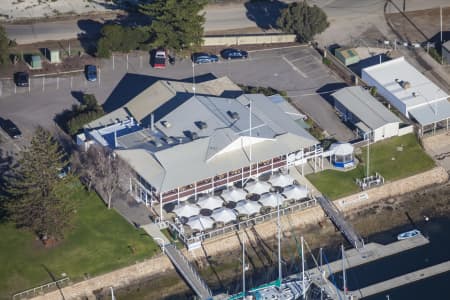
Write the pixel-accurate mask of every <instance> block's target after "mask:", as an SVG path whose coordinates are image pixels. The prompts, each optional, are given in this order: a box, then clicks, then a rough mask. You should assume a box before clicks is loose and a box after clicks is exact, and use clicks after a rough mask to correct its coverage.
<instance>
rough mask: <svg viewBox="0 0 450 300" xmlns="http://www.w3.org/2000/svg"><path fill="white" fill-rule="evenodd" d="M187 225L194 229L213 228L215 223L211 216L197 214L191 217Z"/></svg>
mask: <svg viewBox="0 0 450 300" xmlns="http://www.w3.org/2000/svg"><path fill="white" fill-rule="evenodd" d="M186 225H187V226H189V227H191V229H192V230H199V231H203V230H208V229H211V228H212V227H213V225H214V221H213V219H211V217H205V216H195V217H192V218H189V221H188V222H187V223H186Z"/></svg>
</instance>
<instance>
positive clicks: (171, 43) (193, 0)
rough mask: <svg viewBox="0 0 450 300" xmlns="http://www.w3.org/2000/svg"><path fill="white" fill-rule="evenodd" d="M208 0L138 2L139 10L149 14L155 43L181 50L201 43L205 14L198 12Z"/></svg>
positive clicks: (158, 45) (159, 45)
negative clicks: (139, 4) (140, 3)
mask: <svg viewBox="0 0 450 300" xmlns="http://www.w3.org/2000/svg"><path fill="white" fill-rule="evenodd" d="M207 2H208V1H207V0H155V1H153V2H151V3H149V4H145V5H141V6H140V12H141V13H143V14H146V15H148V16H150V18H151V20H152V24H151V25H150V30H151V32H152V35H153V36H154V41H153V42H152V44H153V46H155V47H164V48H168V49H173V50H175V51H181V50H183V49H195V48H196V47H198V46H200V45H201V44H202V38H203V25H204V23H205V15H204V14H200V12H201V11H202V10H203V8H204V7H205V5H206V4H207Z"/></svg>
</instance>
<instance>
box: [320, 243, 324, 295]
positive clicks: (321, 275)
mask: <svg viewBox="0 0 450 300" xmlns="http://www.w3.org/2000/svg"><path fill="white" fill-rule="evenodd" d="M322 251H323V250H322V248H320V249H319V255H320V257H319V258H320V280H321V282H322V286H321V287H320V300H323V284H324V282H323V274H322V265H323V261H322V255H323V253H322Z"/></svg>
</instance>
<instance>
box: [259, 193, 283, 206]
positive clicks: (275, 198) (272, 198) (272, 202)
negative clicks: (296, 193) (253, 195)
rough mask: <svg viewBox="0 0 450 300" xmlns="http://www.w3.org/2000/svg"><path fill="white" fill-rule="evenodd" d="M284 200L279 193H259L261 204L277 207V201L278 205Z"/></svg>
mask: <svg viewBox="0 0 450 300" xmlns="http://www.w3.org/2000/svg"><path fill="white" fill-rule="evenodd" d="M285 200H286V199H284V198H283V196H281V195H280V194H277V193H266V194H263V195H261V198H260V199H259V203H261V204H262V205H263V206H268V207H277V206H278V203H280V205H282V204H283V202H284V201H285Z"/></svg>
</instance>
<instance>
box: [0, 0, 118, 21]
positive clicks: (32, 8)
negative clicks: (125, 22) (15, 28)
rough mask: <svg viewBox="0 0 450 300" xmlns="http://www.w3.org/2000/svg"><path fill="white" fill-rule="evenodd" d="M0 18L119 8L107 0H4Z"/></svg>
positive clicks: (47, 15) (43, 15)
mask: <svg viewBox="0 0 450 300" xmlns="http://www.w3.org/2000/svg"><path fill="white" fill-rule="evenodd" d="M0 2H1V5H0V20H11V19H28V18H45V17H55V16H59V15H62V14H85V13H90V12H107V11H111V10H115V9H118V7H117V6H116V5H114V4H111V2H110V1H106V0H95V1H90V0H2V1H0Z"/></svg>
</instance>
